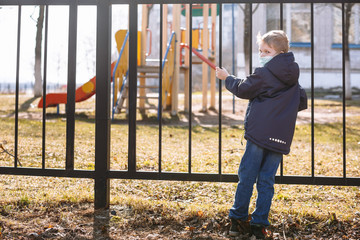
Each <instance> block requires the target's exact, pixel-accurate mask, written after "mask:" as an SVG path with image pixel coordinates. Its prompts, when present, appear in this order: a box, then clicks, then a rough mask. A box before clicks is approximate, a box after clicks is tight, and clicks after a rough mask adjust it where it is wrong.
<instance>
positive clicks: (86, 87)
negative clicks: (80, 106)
mask: <svg viewBox="0 0 360 240" xmlns="http://www.w3.org/2000/svg"><path fill="white" fill-rule="evenodd" d="M115 64H116V62H113V63H112V64H111V74H112V72H113V70H114V67H115ZM111 80H112V77H111ZM95 93H96V76H95V77H93V78H92V79H90V80H89V81H88V82H86V83H85V84H83V85H82V86H81V87H79V88H78V89H76V91H75V102H81V101H85V100H86V99H88V98H90V97H92V96H93V95H94V94H95ZM61 103H63V104H66V103H67V93H49V94H46V106H45V107H56V106H57V105H58V104H61ZM42 107H43V98H41V99H40V101H39V103H38V108H42Z"/></svg>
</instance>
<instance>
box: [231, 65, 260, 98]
mask: <svg viewBox="0 0 360 240" xmlns="http://www.w3.org/2000/svg"><path fill="white" fill-rule="evenodd" d="M262 79H263V77H261V76H260V73H259V71H257V69H255V72H254V73H253V74H251V75H250V76H248V77H246V78H245V79H240V78H237V77H235V76H232V75H230V76H228V77H227V78H226V79H225V87H226V89H227V90H229V91H230V92H231V93H233V94H234V95H235V96H237V97H239V98H243V99H253V98H255V97H257V96H258V95H259V94H260V93H261V87H262V82H263V81H262Z"/></svg>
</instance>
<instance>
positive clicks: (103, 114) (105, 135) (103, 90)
mask: <svg viewBox="0 0 360 240" xmlns="http://www.w3.org/2000/svg"><path fill="white" fill-rule="evenodd" d="M110 34H111V6H110V3H109V1H108V0H102V1H98V4H97V41H96V117H95V121H96V126H95V209H99V208H108V207H109V202H110V179H109V178H108V172H109V168H110V85H111V80H110V79H111V72H110V64H111V62H110V57H111V54H110V48H111V44H110Z"/></svg>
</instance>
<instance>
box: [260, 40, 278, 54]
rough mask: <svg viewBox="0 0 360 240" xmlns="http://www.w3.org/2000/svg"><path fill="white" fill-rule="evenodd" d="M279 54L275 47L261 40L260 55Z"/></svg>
mask: <svg viewBox="0 0 360 240" xmlns="http://www.w3.org/2000/svg"><path fill="white" fill-rule="evenodd" d="M277 54H278V53H277V52H276V51H275V49H273V48H272V47H270V46H269V45H267V44H266V43H264V42H263V41H261V42H260V43H259V56H260V57H274V56H275V55H277Z"/></svg>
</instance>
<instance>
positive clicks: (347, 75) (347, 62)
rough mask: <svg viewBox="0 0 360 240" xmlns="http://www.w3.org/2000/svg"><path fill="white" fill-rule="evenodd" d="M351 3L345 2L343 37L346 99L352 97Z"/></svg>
mask: <svg viewBox="0 0 360 240" xmlns="http://www.w3.org/2000/svg"><path fill="white" fill-rule="evenodd" d="M353 5H354V4H353V3H345V23H344V24H345V33H343V34H345V38H344V43H343V45H344V46H343V47H344V48H345V49H344V58H345V98H346V99H347V100H351V99H352V93H351V79H350V75H351V68H350V51H349V32H350V17H351V9H352V7H353Z"/></svg>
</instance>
